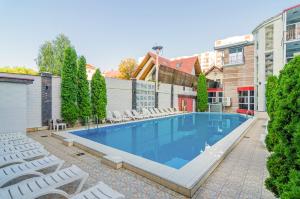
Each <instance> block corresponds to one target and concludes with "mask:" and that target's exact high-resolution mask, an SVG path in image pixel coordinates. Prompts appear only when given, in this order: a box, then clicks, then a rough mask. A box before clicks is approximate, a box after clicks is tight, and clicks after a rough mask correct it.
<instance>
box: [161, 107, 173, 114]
mask: <svg viewBox="0 0 300 199" xmlns="http://www.w3.org/2000/svg"><path fill="white" fill-rule="evenodd" d="M163 110H164V111H165V113H167V114H168V115H173V114H174V113H173V112H171V111H170V110H169V109H168V108H164V109H163Z"/></svg>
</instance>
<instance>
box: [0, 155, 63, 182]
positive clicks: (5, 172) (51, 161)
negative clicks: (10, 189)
mask: <svg viewBox="0 0 300 199" xmlns="http://www.w3.org/2000/svg"><path fill="white" fill-rule="evenodd" d="M63 163H64V161H63V160H61V159H59V158H57V157H56V156H54V155H50V156H47V157H44V158H42V159H38V160H32V161H29V162H24V163H21V164H14V165H11V166H8V167H4V168H2V169H0V188H3V187H6V186H9V185H12V184H16V183H17V182H20V181H22V180H25V179H27V178H32V177H37V176H42V175H44V174H47V173H51V172H55V171H57V170H59V169H60V168H61V166H62V165H63Z"/></svg>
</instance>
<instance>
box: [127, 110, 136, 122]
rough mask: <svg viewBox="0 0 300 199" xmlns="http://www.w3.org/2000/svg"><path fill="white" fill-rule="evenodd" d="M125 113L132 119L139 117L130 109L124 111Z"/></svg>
mask: <svg viewBox="0 0 300 199" xmlns="http://www.w3.org/2000/svg"><path fill="white" fill-rule="evenodd" d="M124 115H126V117H128V118H130V119H132V120H135V119H138V118H136V117H135V116H134V115H132V112H131V111H130V110H126V111H124Z"/></svg>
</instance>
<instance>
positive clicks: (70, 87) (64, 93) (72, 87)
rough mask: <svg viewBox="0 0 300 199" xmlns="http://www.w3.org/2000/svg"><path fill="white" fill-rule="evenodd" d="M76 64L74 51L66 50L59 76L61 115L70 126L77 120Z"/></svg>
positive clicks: (72, 49) (71, 49)
mask: <svg viewBox="0 0 300 199" xmlns="http://www.w3.org/2000/svg"><path fill="white" fill-rule="evenodd" d="M76 62H77V55H76V51H75V49H74V48H71V47H69V48H67V49H66V50H65V57H64V64H63V67H62V74H61V113H62V117H63V119H64V120H65V121H66V122H68V123H69V124H70V125H74V123H75V122H76V120H77V118H78V110H77V63H76Z"/></svg>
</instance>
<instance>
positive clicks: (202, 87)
mask: <svg viewBox="0 0 300 199" xmlns="http://www.w3.org/2000/svg"><path fill="white" fill-rule="evenodd" d="M207 107H208V94H207V88H206V77H205V75H204V74H200V75H199V78H198V85H197V111H200V112H204V111H206V110H207Z"/></svg>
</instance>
